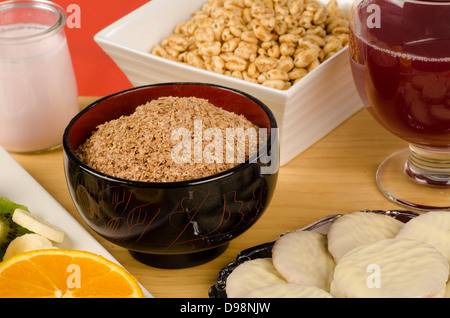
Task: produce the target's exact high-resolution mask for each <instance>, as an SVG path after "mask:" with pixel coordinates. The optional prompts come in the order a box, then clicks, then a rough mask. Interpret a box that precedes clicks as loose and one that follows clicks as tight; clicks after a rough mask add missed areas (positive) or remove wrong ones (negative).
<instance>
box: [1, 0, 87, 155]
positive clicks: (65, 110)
mask: <svg viewBox="0 0 450 318" xmlns="http://www.w3.org/2000/svg"><path fill="white" fill-rule="evenodd" d="M66 18H67V16H66V12H65V11H64V10H63V9H62V8H61V7H60V6H58V5H56V4H54V3H52V2H48V1H41V0H13V1H5V2H0V145H1V146H2V147H3V148H5V149H6V150H8V151H10V152H16V153H35V152H42V151H47V150H50V149H54V148H56V147H59V146H60V145H61V142H62V136H63V132H64V129H65V127H66V126H67V124H68V123H69V121H70V120H71V119H72V118H73V117H74V116H75V115H76V114H77V113H78V111H79V110H80V109H79V104H78V92H77V84H76V79H75V74H74V70H73V66H72V60H71V57H70V53H69V49H68V46H67V40H66V36H65V32H64V27H65V23H66Z"/></svg>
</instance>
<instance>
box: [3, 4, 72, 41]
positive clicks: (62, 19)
mask: <svg viewBox="0 0 450 318" xmlns="http://www.w3.org/2000/svg"><path fill="white" fill-rule="evenodd" d="M27 7H28V8H36V9H41V10H47V11H48V12H52V13H54V14H55V15H56V16H57V17H58V19H57V21H56V22H55V23H54V24H53V25H50V26H49V27H48V28H46V29H44V30H42V31H40V32H36V33H34V34H30V35H24V36H17V37H5V36H1V35H0V41H10V42H14V43H15V42H21V41H26V40H33V39H40V38H41V37H43V36H45V35H50V34H52V33H53V32H56V31H58V30H59V29H60V28H62V27H64V25H65V23H66V19H67V16H66V12H65V11H64V9H63V8H62V7H61V6H60V5H58V4H56V3H54V2H51V1H46V0H8V1H4V2H1V3H0V12H1V11H3V10H12V9H15V8H27Z"/></svg>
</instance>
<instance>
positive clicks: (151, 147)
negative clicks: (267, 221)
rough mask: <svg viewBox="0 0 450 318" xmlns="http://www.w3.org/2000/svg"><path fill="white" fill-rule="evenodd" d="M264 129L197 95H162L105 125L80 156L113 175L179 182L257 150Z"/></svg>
mask: <svg viewBox="0 0 450 318" xmlns="http://www.w3.org/2000/svg"><path fill="white" fill-rule="evenodd" d="M258 129H259V128H258V127H257V126H255V125H254V124H253V123H251V122H250V121H249V120H247V119H246V118H245V117H244V116H243V115H237V114H235V113H233V112H230V111H227V110H224V109H222V108H219V107H216V106H215V105H213V104H211V103H210V102H208V100H206V99H203V98H197V97H172V96H168V97H160V98H158V99H154V100H151V101H149V102H148V103H146V104H143V105H141V106H138V107H137V108H136V110H135V111H134V113H132V114H130V115H128V116H121V117H120V118H117V119H114V120H111V121H108V122H106V123H104V124H101V125H99V126H98V127H97V129H96V130H95V131H94V132H93V133H92V135H91V136H90V137H89V138H88V139H87V140H86V141H85V142H84V143H83V144H82V145H81V146H80V147H79V148H78V149H77V151H76V154H77V156H78V157H79V159H80V160H81V161H82V162H84V163H85V164H86V165H88V166H90V167H91V168H93V169H95V170H97V171H99V172H102V173H105V174H107V175H111V176H114V177H118V178H122V179H127V180H133V181H143V182H178V181H186V180H192V179H198V178H203V177H206V176H211V175H214V174H217V173H220V172H223V171H225V170H228V169H230V168H233V167H234V166H236V165H237V164H239V163H242V162H245V161H246V160H248V159H249V158H250V157H251V156H252V155H254V154H256V151H257V144H258V131H259V130H258Z"/></svg>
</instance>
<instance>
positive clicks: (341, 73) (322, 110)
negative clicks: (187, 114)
mask: <svg viewBox="0 0 450 318" xmlns="http://www.w3.org/2000/svg"><path fill="white" fill-rule="evenodd" d="M206 1H207V0H189V1H187V0H151V1H150V2H148V3H146V4H144V5H143V6H141V7H140V8H138V9H136V10H135V11H133V12H131V13H129V14H128V15H126V16H124V17H123V18H121V19H119V20H118V21H116V22H114V23H113V24H111V25H109V26H107V27H106V28H104V29H103V30H101V31H100V32H98V33H97V34H96V35H95V36H94V40H95V42H96V43H97V44H98V45H99V46H100V47H101V48H102V49H103V50H104V51H105V52H106V53H107V54H108V55H109V56H110V57H111V58H112V60H113V61H114V62H115V63H116V64H117V65H118V66H119V67H120V69H121V70H122V71H123V72H124V74H125V75H126V76H127V77H128V79H129V80H130V82H131V83H132V85H134V86H142V85H148V84H154V83H164V82H203V83H213V84H217V85H223V86H226V87H230V88H234V89H238V90H241V91H243V92H246V93H248V94H251V95H252V96H254V97H256V98H258V99H260V100H261V101H262V102H264V103H265V104H266V105H267V106H268V107H269V108H270V109H271V110H272V112H273V113H274V115H275V117H276V119H277V121H278V126H279V133H280V164H281V165H284V164H286V163H287V162H289V161H290V160H291V159H293V158H294V157H296V156H297V155H298V154H300V153H301V152H303V151H304V150H306V149H307V148H309V147H310V146H311V145H313V144H314V143H315V142H316V141H318V140H319V139H321V138H322V137H324V136H325V135H326V134H327V133H329V132H330V131H331V130H333V129H334V128H336V127H337V126H338V125H339V124H340V123H342V122H343V121H344V120H345V119H347V118H348V117H349V116H351V115H352V114H353V113H355V112H356V111H357V110H359V109H360V108H361V106H362V102H361V100H360V98H359V96H358V94H357V91H356V88H355V85H354V83H353V78H352V74H351V69H350V62H349V55H348V48H347V47H345V48H343V49H342V50H341V51H340V52H338V53H337V54H335V55H334V56H333V57H331V58H330V59H328V60H327V61H325V62H323V63H322V64H321V65H320V66H319V67H317V68H316V69H315V70H314V71H312V72H310V73H309V74H308V75H306V76H305V77H304V78H303V79H302V80H300V81H299V82H298V83H297V84H295V85H293V86H292V87H291V88H289V89H288V90H283V91H281V90H277V89H274V88H270V87H266V86H263V85H260V84H254V83H250V82H247V81H244V80H239V79H235V78H232V77H229V76H225V75H221V74H217V73H214V72H210V71H206V70H203V69H199V68H196V67H193V66H190V65H186V64H182V63H179V62H174V61H171V60H168V59H164V58H162V57H159V56H155V55H153V54H151V53H150V51H151V50H152V48H153V47H154V46H155V45H157V44H159V43H160V42H161V41H162V40H163V39H164V38H165V37H167V36H169V35H170V34H172V33H173V30H174V28H175V27H176V26H177V25H178V24H180V23H181V22H184V21H187V20H189V19H190V17H191V14H192V13H194V12H196V11H199V10H200V9H201V7H202V5H203V4H204V3H206ZM319 2H321V3H322V4H326V3H327V2H328V1H327V0H319ZM338 2H339V5H340V6H341V8H342V9H343V10H344V11H345V12H348V11H349V7H350V5H351V0H338Z"/></svg>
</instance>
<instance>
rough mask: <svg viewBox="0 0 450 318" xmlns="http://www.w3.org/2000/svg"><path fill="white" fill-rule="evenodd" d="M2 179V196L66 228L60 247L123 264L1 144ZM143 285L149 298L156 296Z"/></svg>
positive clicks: (0, 166) (0, 169)
mask: <svg viewBox="0 0 450 318" xmlns="http://www.w3.org/2000/svg"><path fill="white" fill-rule="evenodd" d="M0 180H1V181H0V197H3V198H6V199H9V200H11V201H13V202H15V203H18V204H22V205H24V206H26V207H27V208H28V209H29V210H30V212H32V213H33V214H34V215H36V216H39V217H41V218H43V219H44V220H46V221H47V222H49V223H51V224H54V225H56V226H58V227H59V228H61V229H62V230H64V232H65V234H66V235H65V237H64V242H63V243H61V244H58V245H57V247H59V248H64V249H73V250H83V251H88V252H92V253H95V254H98V255H102V256H103V257H105V258H107V259H109V260H111V261H113V262H115V263H117V264H119V265H121V264H120V263H119V262H118V261H117V260H116V259H115V258H114V257H113V256H112V255H111V254H110V253H109V252H108V251H107V250H106V249H105V248H104V247H103V246H102V245H101V244H100V243H99V242H98V241H97V240H96V239H95V238H94V237H93V236H91V235H90V233H89V232H87V230H86V229H85V228H84V227H83V226H82V225H81V224H80V223H78V221H77V220H76V219H75V218H74V217H73V216H72V215H71V214H70V213H69V212H68V211H66V210H65V209H64V208H63V207H62V206H61V205H60V204H59V203H58V202H57V201H56V200H55V199H54V198H53V197H52V196H51V195H50V194H49V193H48V192H47V191H46V190H45V189H44V188H43V187H42V186H41V185H40V184H39V183H38V182H37V181H36V180H35V179H34V178H33V177H32V176H31V175H30V174H28V172H27V171H26V170H25V169H23V167H22V166H21V165H20V164H19V163H18V162H17V161H15V159H14V158H13V157H12V156H11V155H10V154H9V153H8V152H7V151H6V150H5V149H4V148H2V147H1V146H0ZM141 287H142V290H143V292H144V294H145V296H146V297H147V298H152V297H153V296H152V295H151V294H150V292H149V291H147V290H146V289H145V288H143V286H142V285H141Z"/></svg>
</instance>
